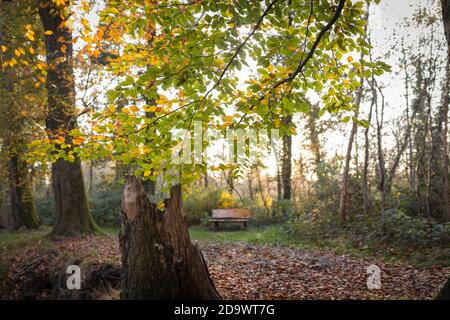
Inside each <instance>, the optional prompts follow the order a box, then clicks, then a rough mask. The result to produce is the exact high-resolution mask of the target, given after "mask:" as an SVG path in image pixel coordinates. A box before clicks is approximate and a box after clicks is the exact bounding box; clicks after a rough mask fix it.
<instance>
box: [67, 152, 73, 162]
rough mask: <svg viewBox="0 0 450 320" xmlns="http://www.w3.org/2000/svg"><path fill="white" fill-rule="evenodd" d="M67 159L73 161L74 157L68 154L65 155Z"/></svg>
mask: <svg viewBox="0 0 450 320" xmlns="http://www.w3.org/2000/svg"><path fill="white" fill-rule="evenodd" d="M67 160H69V161H70V162H74V161H75V157H74V156H73V155H71V154H69V155H68V156H67Z"/></svg>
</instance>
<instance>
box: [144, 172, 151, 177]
mask: <svg viewBox="0 0 450 320" xmlns="http://www.w3.org/2000/svg"><path fill="white" fill-rule="evenodd" d="M151 174H152V172H151V171H150V170H147V171H145V172H144V177H148V176H150V175H151Z"/></svg>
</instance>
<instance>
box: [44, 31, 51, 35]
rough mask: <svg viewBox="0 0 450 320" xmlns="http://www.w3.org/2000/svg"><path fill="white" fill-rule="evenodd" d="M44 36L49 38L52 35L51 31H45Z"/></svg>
mask: <svg viewBox="0 0 450 320" xmlns="http://www.w3.org/2000/svg"><path fill="white" fill-rule="evenodd" d="M44 34H45V35H46V36H51V35H52V34H53V31H52V30H47V31H45V32H44Z"/></svg>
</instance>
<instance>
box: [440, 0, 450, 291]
mask: <svg viewBox="0 0 450 320" xmlns="http://www.w3.org/2000/svg"><path fill="white" fill-rule="evenodd" d="M441 4H442V16H443V20H444V28H445V36H446V39H447V64H446V79H445V87H444V100H443V106H442V115H443V125H444V126H443V130H442V146H443V150H442V153H443V157H442V171H443V187H442V189H443V190H442V193H443V201H444V206H445V211H446V214H447V221H450V184H449V177H448V168H449V163H450V160H449V155H448V105H449V98H450V97H449V95H450V0H441ZM449 290H450V289H449Z"/></svg>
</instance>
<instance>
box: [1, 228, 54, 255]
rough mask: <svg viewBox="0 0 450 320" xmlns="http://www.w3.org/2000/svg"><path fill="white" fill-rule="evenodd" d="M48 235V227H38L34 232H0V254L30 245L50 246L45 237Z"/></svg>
mask: <svg viewBox="0 0 450 320" xmlns="http://www.w3.org/2000/svg"><path fill="white" fill-rule="evenodd" d="M49 233H50V227H47V226H40V227H39V228H38V229H36V230H17V231H6V230H1V231H0V252H2V251H4V250H8V253H9V252H10V251H11V250H15V249H18V248H23V247H25V246H30V245H32V246H33V245H41V244H44V245H45V244H50V240H48V239H47V238H46V236H47V235H48V234H49Z"/></svg>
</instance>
